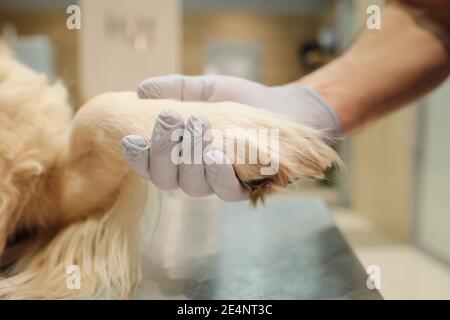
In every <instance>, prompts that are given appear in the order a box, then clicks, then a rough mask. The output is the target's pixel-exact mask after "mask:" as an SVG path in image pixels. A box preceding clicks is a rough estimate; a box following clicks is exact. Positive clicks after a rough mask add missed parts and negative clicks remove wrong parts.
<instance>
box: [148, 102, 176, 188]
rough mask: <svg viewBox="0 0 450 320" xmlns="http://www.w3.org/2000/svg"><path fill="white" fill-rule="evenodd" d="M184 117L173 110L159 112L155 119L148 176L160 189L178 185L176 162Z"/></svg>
mask: <svg viewBox="0 0 450 320" xmlns="http://www.w3.org/2000/svg"><path fill="white" fill-rule="evenodd" d="M183 132H184V119H183V117H182V116H181V115H180V114H178V113H177V112H175V111H172V110H165V111H163V112H161V113H160V114H159V116H158V118H157V119H156V121H155V126H154V128H153V133H152V147H151V150H150V177H151V180H152V182H153V183H154V184H155V185H156V186H157V187H158V188H160V189H162V190H166V191H168V190H174V189H176V188H177V187H178V164H179V157H180V154H179V153H180V150H181V138H182V137H183Z"/></svg>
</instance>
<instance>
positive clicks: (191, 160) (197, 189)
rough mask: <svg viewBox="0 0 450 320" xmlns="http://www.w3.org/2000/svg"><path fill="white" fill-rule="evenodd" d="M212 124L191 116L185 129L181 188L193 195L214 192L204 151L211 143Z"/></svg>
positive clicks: (203, 195)
mask: <svg viewBox="0 0 450 320" xmlns="http://www.w3.org/2000/svg"><path fill="white" fill-rule="evenodd" d="M210 134H211V124H210V123H209V121H208V120H207V119H205V118H202V117H200V116H198V115H193V116H191V117H189V119H188V121H187V122H186V127H185V130H184V136H183V144H182V163H181V164H180V167H179V174H180V179H179V183H180V188H181V189H182V190H183V191H184V192H185V193H186V194H188V195H190V196H191V197H205V196H208V195H210V194H213V190H212V189H211V187H210V185H209V183H208V181H207V180H206V176H205V166H204V163H203V153H204V151H205V149H206V148H208V146H209V145H210V144H211V138H210V137H209V135H210Z"/></svg>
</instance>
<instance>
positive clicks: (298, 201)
mask: <svg viewBox="0 0 450 320" xmlns="http://www.w3.org/2000/svg"><path fill="white" fill-rule="evenodd" d="M157 219H158V222H157V223H155V222H154V226H156V227H155V228H154V229H153V230H151V231H149V233H153V235H152V238H151V240H150V241H149V244H148V245H147V246H146V254H145V257H144V275H143V281H142V285H141V286H140V288H139V290H138V293H137V296H136V298H137V299H382V297H381V295H380V293H379V292H378V291H377V290H373V289H372V290H371V289H368V288H367V284H366V282H367V277H368V276H367V274H366V272H365V270H364V268H363V266H362V265H361V263H360V262H359V261H358V259H357V258H356V256H355V254H354V253H353V252H352V250H351V248H350V247H349V245H348V244H347V242H346V241H345V239H344V238H343V236H342V235H341V233H340V232H339V230H338V229H337V228H336V224H335V223H334V221H333V219H332V217H331V215H330V213H329V211H328V210H327V207H326V206H325V204H324V203H323V202H322V201H321V200H318V199H304V198H299V197H287V198H284V197H283V198H277V197H273V198H269V199H268V200H267V203H266V205H265V206H264V205H259V206H258V208H256V209H253V208H250V205H249V204H248V203H223V202H220V201H218V200H214V199H206V200H192V199H186V198H183V197H179V196H176V195H171V194H165V195H164V200H163V202H162V208H161V213H160V216H159V217H157ZM155 220H156V218H155Z"/></svg>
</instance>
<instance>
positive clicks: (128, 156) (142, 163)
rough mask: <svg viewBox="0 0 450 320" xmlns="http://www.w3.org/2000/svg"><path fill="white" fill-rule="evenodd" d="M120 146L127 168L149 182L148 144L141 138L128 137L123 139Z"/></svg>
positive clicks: (135, 136) (136, 136)
mask: <svg viewBox="0 0 450 320" xmlns="http://www.w3.org/2000/svg"><path fill="white" fill-rule="evenodd" d="M121 144H122V151H123V154H124V157H125V160H126V161H127V163H128V166H129V167H130V168H131V169H132V170H134V171H135V172H136V173H138V174H139V175H140V176H142V177H143V178H145V179H148V180H149V179H150V176H149V172H148V169H149V151H150V142H149V141H148V140H147V139H145V138H144V137H142V136H138V135H130V136H126V137H125V138H123V139H122V141H121Z"/></svg>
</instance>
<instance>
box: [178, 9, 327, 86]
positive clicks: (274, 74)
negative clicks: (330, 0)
mask: <svg viewBox="0 0 450 320" xmlns="http://www.w3.org/2000/svg"><path fill="white" fill-rule="evenodd" d="M319 24H320V20H319V18H317V17H316V16H295V15H274V14H267V13H260V14H255V13H233V12H226V13H192V12H187V13H186V14H185V15H184V22H183V26H184V27H183V30H184V33H183V48H184V58H183V72H184V73H186V74H192V75H193V74H200V73H202V72H203V71H204V70H203V67H204V64H205V53H206V52H205V47H206V43H207V41H208V40H211V39H212V40H215V41H230V40H232V41H253V42H254V41H256V42H258V43H260V44H261V47H262V61H261V62H262V63H261V66H262V70H261V71H262V72H261V74H262V79H261V80H262V82H264V83H266V84H271V85H272V84H284V83H286V82H289V81H293V80H296V79H298V78H299V77H300V76H301V75H302V74H303V73H304V72H303V70H302V68H301V65H300V63H299V57H298V48H299V45H300V43H302V42H304V41H307V40H313V39H314V38H315V35H316V31H317V30H318V27H319Z"/></svg>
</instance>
